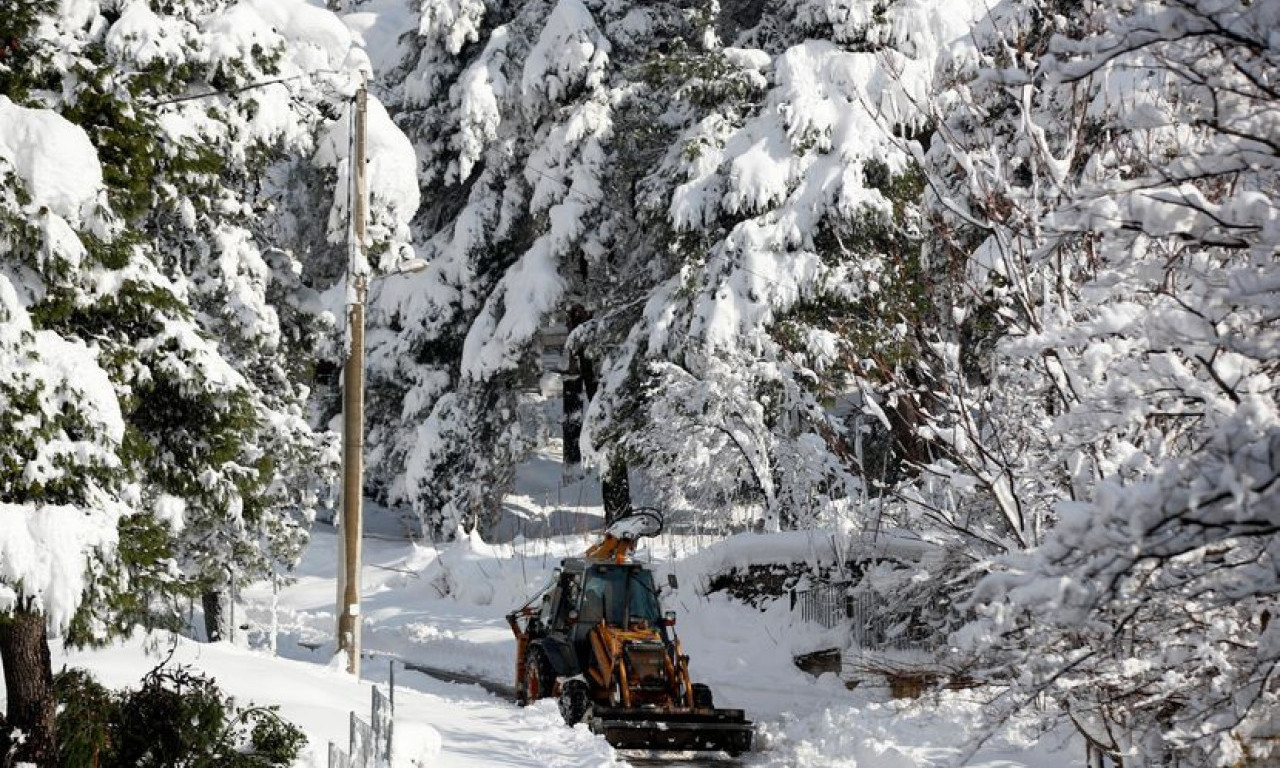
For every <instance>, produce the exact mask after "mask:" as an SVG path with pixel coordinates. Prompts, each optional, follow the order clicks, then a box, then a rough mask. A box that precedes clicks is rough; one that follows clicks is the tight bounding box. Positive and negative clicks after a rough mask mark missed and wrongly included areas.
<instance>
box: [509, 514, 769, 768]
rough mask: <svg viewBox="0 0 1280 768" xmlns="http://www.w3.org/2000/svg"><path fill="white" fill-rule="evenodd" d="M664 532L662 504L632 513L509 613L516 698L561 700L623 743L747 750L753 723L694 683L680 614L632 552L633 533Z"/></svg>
mask: <svg viewBox="0 0 1280 768" xmlns="http://www.w3.org/2000/svg"><path fill="white" fill-rule="evenodd" d="M661 530H662V515H661V514H660V513H658V511H657V510H653V509H639V510H634V511H632V512H631V513H629V514H628V515H626V516H625V517H622V518H620V519H618V520H617V521H615V522H614V523H613V524H612V525H611V526H609V528H608V530H607V531H606V532H605V535H604V539H603V540H602V541H601V542H599V543H598V544H596V545H594V546H592V547H591V548H590V549H588V550H587V552H586V554H585V555H584V556H583V557H572V558H567V559H565V560H563V561H561V563H560V567H559V568H557V569H556V571H555V574H554V575H553V577H552V579H551V580H550V582H549V583H548V584H547V585H546V587H544V588H543V589H542V590H541V591H540V592H539V593H538V594H536V595H534V596H533V598H531V599H530V600H529V602H527V603H525V604H524V605H522V606H521V607H520V608H517V609H516V610H515V611H512V612H511V613H510V614H508V615H507V621H508V623H510V625H511V630H512V631H513V632H514V633H515V636H516V691H517V696H518V698H519V700H520V703H521V704H527V703H529V702H532V701H534V700H537V699H541V698H548V697H555V698H557V699H558V700H559V705H560V713H561V714H562V715H563V716H564V721H565V723H567V724H569V725H574V724H576V723H579V722H584V721H585V722H586V723H588V725H589V726H590V728H591V730H592V731H594V732H596V733H600V734H603V735H604V737H605V738H606V739H607V740H608V741H609V743H610V744H613V745H614V746H615V747H618V748H620V749H669V750H723V751H725V752H728V753H729V754H731V755H737V754H739V753H742V752H746V751H748V750H749V749H751V736H752V728H751V723H750V722H748V721H747V719H746V717H745V715H744V714H743V711H742V710H740V709H716V708H715V705H714V703H713V701H712V695H711V689H710V688H708V687H707V686H706V685H702V684H699V683H694V682H692V681H691V679H690V677H689V657H688V656H686V655H685V654H684V653H683V652H682V650H681V647H680V640H679V639H678V638H677V637H676V634H675V614H674V613H672V612H666V613H663V611H662V607H661V600H660V599H659V592H658V588H657V587H656V586H655V584H654V580H653V573H652V572H651V571H650V570H649V569H648V568H646V567H645V566H644V565H643V564H641V563H637V562H634V561H633V560H632V558H631V553H632V552H633V551H634V550H635V546H636V541H637V540H639V539H640V538H643V537H645V536H654V535H657V534H658V533H659V532H660V531H661ZM668 581H669V583H670V585H671V586H672V587H673V588H674V587H675V586H676V585H675V577H674V576H669V577H668Z"/></svg>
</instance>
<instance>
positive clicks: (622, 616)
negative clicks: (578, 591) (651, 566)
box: [580, 565, 662, 626]
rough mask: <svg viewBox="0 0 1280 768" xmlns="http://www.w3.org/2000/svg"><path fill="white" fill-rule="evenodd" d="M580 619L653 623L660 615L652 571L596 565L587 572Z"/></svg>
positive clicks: (620, 622) (617, 623)
mask: <svg viewBox="0 0 1280 768" xmlns="http://www.w3.org/2000/svg"><path fill="white" fill-rule="evenodd" d="M580 614H581V618H580V620H582V621H586V622H589V623H592V624H594V623H595V622H598V621H600V619H601V618H603V619H605V621H607V622H608V623H609V624H612V625H615V626H626V625H627V624H629V623H632V622H637V621H647V622H650V623H654V624H656V623H657V622H658V621H659V620H660V619H661V618H662V609H661V608H660V607H659V605H658V594H657V592H656V591H655V590H654V588H653V574H651V573H649V572H648V571H646V570H643V569H640V568H618V567H610V566H602V565H597V566H595V567H594V568H592V569H590V570H589V571H588V572H587V578H586V582H585V585H584V586H583V590H582V609H581V611H580Z"/></svg>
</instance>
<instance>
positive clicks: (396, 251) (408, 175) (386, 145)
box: [315, 95, 420, 269]
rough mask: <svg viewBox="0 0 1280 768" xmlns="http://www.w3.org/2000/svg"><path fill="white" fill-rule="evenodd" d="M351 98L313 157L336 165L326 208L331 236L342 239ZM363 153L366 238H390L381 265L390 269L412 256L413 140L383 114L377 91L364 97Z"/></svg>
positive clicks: (415, 185)
mask: <svg viewBox="0 0 1280 768" xmlns="http://www.w3.org/2000/svg"><path fill="white" fill-rule="evenodd" d="M353 109H355V104H354V102H349V103H348V104H347V105H346V108H345V109H344V110H343V111H342V113H341V115H340V116H339V117H338V118H337V119H335V120H333V121H332V122H330V123H329V124H328V126H327V127H326V128H325V130H324V131H323V132H322V133H321V137H320V142H319V147H318V149H317V151H316V156H315V161H316V163H317V164H319V165H320V166H322V167H325V168H336V169H337V171H338V179H337V183H336V184H335V185H334V204H333V208H332V209H331V211H330V213H329V237H330V239H331V240H332V241H333V242H343V241H344V240H345V239H346V236H347V234H346V233H347V225H348V221H349V217H348V215H347V210H348V208H347V205H348V202H347V198H348V196H349V194H350V187H351V184H350V178H351V177H350V175H349V174H350V162H349V159H348V158H349V155H350V126H351V117H350V114H351V111H352V110H353ZM365 136H366V140H365V158H366V161H367V170H366V177H365V178H366V180H367V184H368V190H369V198H370V203H369V205H370V218H369V221H368V228H367V238H368V239H367V242H368V243H376V242H379V241H383V242H390V243H393V244H394V247H393V250H392V254H393V256H392V257H390V258H391V259H392V260H391V261H390V262H388V263H383V264H381V265H379V266H380V267H381V268H382V269H391V268H393V267H394V265H395V262H396V261H401V260H405V259H409V258H412V249H411V248H410V247H409V245H408V242H409V240H410V237H411V236H410V234H409V222H410V220H412V219H413V214H414V213H416V212H417V210H418V203H419V199H420V197H419V196H420V193H419V190H418V172H417V171H418V159H417V155H416V154H415V152H414V149H413V144H412V143H411V142H410V141H409V139H408V137H406V136H405V135H404V133H403V132H402V131H401V130H400V129H399V128H398V127H397V126H396V124H395V123H394V122H393V121H392V120H391V116H390V115H388V114H387V109H386V107H384V106H383V105H382V102H380V101H379V100H378V99H377V98H376V97H374V96H373V95H370V96H369V97H368V109H367V121H366V134H365Z"/></svg>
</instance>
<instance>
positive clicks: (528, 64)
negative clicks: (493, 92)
mask: <svg viewBox="0 0 1280 768" xmlns="http://www.w3.org/2000/svg"><path fill="white" fill-rule="evenodd" d="M609 51H610V46H609V41H608V40H606V39H605V38H604V36H603V35H602V34H601V33H600V30H599V29H598V28H597V27H596V23H595V19H594V18H592V16H591V11H589V10H587V7H586V6H585V5H583V4H582V0H558V1H557V3H556V6H555V8H554V9H553V10H552V11H551V16H550V17H549V18H548V19H547V22H546V25H545V26H544V27H543V28H542V32H541V34H540V35H539V36H538V42H537V43H536V44H534V46H533V49H532V50H531V51H529V55H528V57H527V58H526V59H525V65H524V70H523V72H522V74H521V90H522V93H523V94H524V101H525V107H526V109H529V110H533V109H536V108H538V107H540V106H541V105H542V104H545V103H548V102H551V103H554V102H557V101H559V100H560V99H561V98H562V97H563V96H564V95H565V94H566V93H567V92H568V91H569V90H570V89H572V88H574V87H577V86H579V85H583V86H585V87H587V88H594V87H597V86H599V85H600V84H601V83H602V82H603V78H604V72H605V68H606V67H607V66H608V64H609Z"/></svg>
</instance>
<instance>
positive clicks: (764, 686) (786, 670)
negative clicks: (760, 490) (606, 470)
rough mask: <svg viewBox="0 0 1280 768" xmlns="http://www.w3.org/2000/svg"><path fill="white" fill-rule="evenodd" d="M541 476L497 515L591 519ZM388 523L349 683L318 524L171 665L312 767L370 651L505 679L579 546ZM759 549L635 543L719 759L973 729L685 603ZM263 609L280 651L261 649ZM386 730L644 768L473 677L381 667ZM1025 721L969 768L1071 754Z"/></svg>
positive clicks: (918, 754)
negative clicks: (277, 732)
mask: <svg viewBox="0 0 1280 768" xmlns="http://www.w3.org/2000/svg"><path fill="white" fill-rule="evenodd" d="M557 468H558V464H557V463H556V462H555V461H554V457H542V458H540V459H538V460H536V461H534V462H532V463H531V464H530V465H529V466H528V467H526V470H525V471H524V472H522V474H521V481H520V486H519V487H518V489H517V491H518V493H517V494H515V495H514V496H513V497H512V500H511V501H512V503H511V506H510V511H511V513H512V514H513V516H515V517H518V518H519V519H520V520H522V521H523V523H524V525H526V526H531V527H536V528H538V529H539V530H540V531H543V532H545V531H546V530H547V528H550V527H553V526H551V525H550V523H549V520H551V519H555V520H556V521H557V522H559V523H567V524H569V525H570V526H571V527H570V530H574V528H573V527H572V526H579V525H581V524H583V522H584V521H585V520H586V519H587V518H588V517H589V516H591V515H598V514H599V509H598V507H592V506H590V505H591V504H592V503H595V504H598V491H595V492H594V493H593V491H592V489H591V488H589V487H588V488H583V489H577V488H575V489H573V491H572V493H570V494H563V493H562V494H560V500H561V501H562V502H566V501H571V502H572V504H563V503H562V504H556V503H554V500H553V499H548V497H549V496H550V494H549V492H548V489H547V488H546V487H544V486H545V485H546V483H547V482H548V478H549V477H550V476H551V470H553V469H557ZM540 484H541V485H540ZM548 501H551V503H547V502H548ZM583 504H585V506H584V505H583ZM404 530H405V528H404V526H403V525H401V523H400V522H399V520H398V519H397V518H396V516H395V515H393V514H392V513H390V512H388V511H387V510H381V509H378V508H376V507H374V508H371V509H370V514H369V530H368V532H367V537H366V539H365V551H364V562H365V569H364V574H363V580H364V594H365V604H364V609H363V610H364V615H365V630H364V644H365V648H366V650H367V651H368V652H370V653H371V654H373V657H372V658H370V659H367V660H366V661H365V668H364V678H365V681H364V682H361V683H357V682H355V681H354V680H353V679H351V678H350V677H349V676H347V675H345V674H343V673H341V672H339V671H336V669H334V668H333V666H332V665H331V664H330V662H331V660H332V658H333V654H334V646H333V641H332V632H333V623H334V618H333V617H334V602H335V586H334V573H335V563H336V552H337V539H336V537H335V534H334V531H333V529H331V528H329V527H328V526H324V525H318V526H317V528H316V530H315V531H314V533H313V537H312V543H311V546H310V547H309V549H308V550H307V553H306V556H305V558H304V560H303V562H302V564H301V566H300V568H299V569H298V573H297V580H296V582H295V583H293V584H291V585H289V586H287V587H284V588H282V589H281V590H280V592H279V595H278V596H276V598H275V600H274V601H273V595H272V589H271V587H270V585H269V584H256V585H253V586H251V587H250V588H248V589H246V590H245V591H244V594H243V596H242V602H241V605H240V606H239V607H238V609H237V610H238V613H237V623H241V624H246V625H247V626H248V627H249V631H248V632H247V633H246V632H241V633H240V634H239V636H238V640H237V644H236V645H233V644H230V643H222V644H218V645H212V646H210V645H205V644H200V643H196V642H193V641H190V640H187V639H179V640H177V641H176V642H177V648H176V650H175V652H174V662H175V663H188V664H192V665H194V666H197V667H200V668H201V669H204V670H206V671H208V672H209V673H210V674H212V675H214V676H215V677H217V679H218V681H219V684H220V685H222V686H223V688H224V689H225V690H227V691H228V692H230V693H232V694H233V695H235V696H237V697H239V698H241V699H251V700H253V701H255V702H258V703H269V704H279V705H280V706H281V710H282V713H283V714H284V715H285V716H286V717H289V718H290V719H292V720H293V721H295V722H297V723H298V724H299V725H300V726H301V727H302V728H303V729H304V730H305V731H306V732H307V733H308V734H309V736H310V738H311V742H312V744H311V753H310V755H309V757H308V761H309V762H304V765H317V766H323V765H325V764H326V763H325V759H324V756H325V753H324V747H325V746H326V744H327V742H328V741H329V740H334V741H337V742H339V743H343V742H345V735H346V733H347V730H346V729H347V712H348V711H349V710H353V709H354V710H356V711H365V710H367V707H368V701H369V692H368V690H367V686H368V684H369V683H368V681H377V682H385V681H386V679H387V675H388V670H387V665H388V659H387V657H394V658H399V659H403V660H409V661H413V662H417V663H420V664H424V665H429V666H433V667H437V668H443V669H448V670H454V671H458V672H464V673H469V674H471V675H475V676H479V677H484V678H487V679H491V680H494V681H498V682H507V683H509V682H510V680H511V678H512V676H513V666H514V651H515V643H514V639H513V638H512V636H511V633H510V631H509V629H508V628H507V625H506V622H505V620H504V618H503V616H504V614H506V613H507V612H508V611H510V610H511V609H512V608H514V607H516V606H517V605H519V604H520V603H522V602H523V601H524V600H525V599H526V598H527V597H528V596H530V595H532V594H533V593H534V592H535V591H536V590H537V588H538V587H539V586H540V585H541V584H542V583H543V581H544V580H545V579H546V577H547V575H548V574H549V573H550V571H551V569H552V568H554V567H555V566H556V565H557V563H558V562H559V559H560V558H561V557H564V556H566V555H571V554H576V553H580V552H581V551H582V550H583V549H584V548H585V547H586V546H587V545H588V543H589V542H590V541H592V540H593V539H592V537H591V536H589V535H582V534H574V533H569V534H563V535H556V536H551V537H546V538H526V537H523V536H517V537H515V538H513V539H511V540H510V541H509V542H507V543H503V544H496V545H490V544H486V543H485V542H483V541H480V540H479V539H478V538H474V537H473V538H471V539H466V540H462V541H459V542H455V543H452V544H447V545H441V546H439V547H437V546H435V545H433V544H432V543H430V542H420V541H419V542H414V541H408V540H405V539H404V538H403V533H402V532H403V531H404ZM793 538H794V537H793ZM790 546H791V547H793V548H794V547H796V546H797V543H796V542H795V541H794V540H793V541H792V542H790ZM760 547H761V538H760V537H758V536H753V535H739V536H738V537H735V538H734V539H732V540H730V541H726V542H723V543H718V544H714V545H713V544H712V543H711V542H710V541H709V540H706V539H702V540H699V539H694V538H692V537H678V536H663V537H660V538H658V539H653V540H649V541H647V542H645V544H644V545H642V546H641V548H640V549H639V551H638V557H639V558H641V559H643V560H646V561H650V562H653V563H654V566H655V568H657V569H658V570H659V571H660V572H661V571H665V570H668V569H670V570H674V571H675V572H676V573H677V574H678V575H679V577H680V589H679V590H677V591H675V592H674V593H672V594H671V595H670V596H668V597H667V598H666V602H667V607H668V608H670V609H673V610H675V611H677V612H678V614H679V624H678V626H677V629H678V631H679V632H680V634H681V637H682V638H683V640H684V643H685V646H686V648H687V650H688V652H689V653H690V654H691V656H692V661H691V669H692V671H693V673H694V677H695V679H699V680H702V681H705V682H707V683H709V684H710V685H711V687H712V689H713V690H714V691H715V694H716V700H717V703H718V704H719V705H721V706H732V707H742V708H744V709H746V710H747V711H748V713H749V716H750V717H751V718H752V719H753V720H754V721H755V722H756V723H757V727H758V734H757V744H758V747H759V749H758V750H757V751H755V752H753V753H752V754H750V755H747V756H744V757H743V758H741V759H740V760H737V761H728V760H724V761H723V762H724V764H726V765H735V764H741V765H750V766H848V767H850V768H852V767H854V766H857V767H859V768H867V767H868V766H871V767H874V768H913V767H915V766H941V765H947V764H949V763H951V762H952V761H954V760H955V758H956V757H957V756H958V755H959V753H960V748H961V747H962V745H963V744H964V743H965V742H966V740H967V739H968V738H969V737H970V736H972V735H973V734H974V733H975V730H974V729H975V722H976V718H977V715H978V714H979V708H980V705H979V704H978V703H977V697H976V696H974V695H973V694H971V693H965V692H951V693H946V694H943V695H941V696H940V697H931V698H926V699H922V700H920V701H915V702H911V701H894V700H891V699H890V698H889V697H888V695H887V692H886V691H885V690H882V689H875V688H865V687H860V688H858V689H855V690H853V691H849V690H847V689H846V688H845V687H844V685H843V684H842V683H841V681H839V680H838V679H836V677H835V676H834V675H830V674H828V675H826V676H824V677H822V678H819V679H814V678H812V677H810V676H809V675H807V674H805V673H803V672H801V671H800V670H798V669H796V668H795V666H794V665H793V664H792V662H791V658H792V655H793V654H794V653H797V652H803V651H807V650H814V649H816V648H819V647H823V646H828V645H830V644H831V642H830V641H832V640H833V639H835V638H832V637H830V636H825V637H824V636H823V633H824V632H828V631H827V630H823V629H821V628H820V627H815V626H812V625H805V624H802V623H799V622H797V621H796V620H793V617H792V616H791V615H790V613H789V611H788V608H787V606H786V605H785V604H782V603H781V602H780V603H778V604H775V605H774V606H773V607H771V608H769V609H767V610H765V611H763V612H762V611H759V610H756V609H754V608H751V607H749V606H744V605H742V604H740V603H737V602H735V601H732V600H730V599H728V598H727V597H725V596H724V595H722V594H713V595H709V596H708V595H705V594H703V585H704V584H705V583H706V578H707V576H708V575H709V572H710V571H711V570H713V569H714V568H716V567H718V564H721V563H723V562H725V561H726V559H732V558H734V557H735V556H737V557H741V556H744V555H743V553H750V552H752V551H753V550H754V551H758V550H759V549H760ZM697 552H701V553H702V554H696V553H697ZM273 602H274V603H275V604H276V606H277V607H276V626H277V627H278V636H277V647H278V651H279V656H280V658H274V657H272V656H271V655H270V654H269V652H268V651H267V650H265V649H266V648H267V646H268V642H269V640H268V633H269V632H270V628H271V626H272V623H273V622H272V605H273ZM173 642H174V641H173V640H170V639H162V640H159V641H153V642H152V643H151V645H152V646H159V648H156V649H154V650H153V651H152V654H151V655H147V654H146V653H144V650H145V648H146V647H147V645H148V644H147V643H145V642H144V641H143V640H141V639H138V640H134V641H132V642H128V643H124V644H120V645H117V646H115V647H112V648H110V649H107V650H101V651H85V652H75V653H68V654H63V655H61V656H60V657H59V658H58V659H57V660H56V661H55V665H61V664H63V663H67V664H72V665H79V666H85V667H89V668H91V669H92V670H94V672H95V673H96V674H98V675H99V676H100V677H101V678H102V679H103V681H104V682H106V683H108V684H110V685H114V686H123V685H128V684H131V683H136V681H137V680H138V679H139V678H140V677H141V676H142V674H143V673H145V672H146V670H147V669H149V668H150V667H151V666H154V665H155V664H156V654H157V653H167V652H168V648H169V646H170V645H171V644H172V643H173ZM246 646H248V647H246ZM397 721H398V725H397V728H398V729H400V730H398V732H403V733H406V734H407V733H409V732H411V731H413V730H415V729H416V731H417V732H418V735H419V737H420V740H421V741H423V742H424V743H425V744H426V745H427V751H428V753H430V754H433V755H434V756H433V762H432V763H431V764H432V765H440V766H471V765H476V766H481V765H483V766H530V765H560V766H606V765H623V764H626V763H627V761H628V760H641V761H647V762H646V764H654V762H653V758H652V757H651V756H646V755H639V756H637V755H635V754H634V753H625V754H624V753H615V751H614V750H613V749H612V748H611V747H609V746H608V745H607V744H606V743H605V742H604V741H603V739H601V738H599V737H596V736H594V735H592V734H590V733H589V732H588V731H587V730H586V729H585V727H583V726H579V727H578V728H577V729H569V728H566V727H564V726H563V725H562V724H561V722H560V719H559V714H558V712H557V711H556V708H555V706H554V704H552V703H551V702H549V701H544V702H541V703H539V704H538V705H537V706H534V707H530V708H520V707H517V706H516V705H514V704H513V703H510V702H508V701H506V700H504V699H503V698H501V697H499V696H496V695H494V694H492V693H489V692H487V691H485V690H483V689H481V688H480V687H479V686H476V685H462V684H456V683H446V682H442V681H439V680H435V679H433V678H430V677H427V676H426V675H423V674H420V673H417V672H413V671H402V670H401V669H399V668H398V669H397ZM427 726H429V728H427ZM1029 726H1030V724H1029V723H1017V724H1014V725H1013V726H1012V727H1011V728H1009V729H1007V730H1006V731H1005V732H1003V733H1001V734H999V735H997V736H996V737H995V738H993V739H992V740H991V741H990V742H989V743H988V744H987V745H986V746H985V747H984V749H983V750H982V751H980V752H979V753H978V755H977V756H976V757H975V758H974V759H973V760H972V761H971V763H970V764H972V765H980V766H988V767H990V768H996V767H997V766H998V767H999V768H1015V767H1016V766H1027V767H1028V768H1033V767H1034V768H1042V767H1043V768H1049V767H1050V766H1052V767H1054V768H1057V767H1058V766H1063V765H1070V764H1073V763H1076V762H1079V760H1078V759H1073V758H1077V757H1078V756H1080V755H1082V754H1083V748H1082V747H1080V746H1079V745H1078V744H1075V743H1073V742H1072V741H1071V740H1069V739H1066V738H1056V737H1052V736H1051V737H1050V738H1047V739H1040V740H1038V741H1036V740H1034V739H1033V738H1031V737H1030V736H1028V735H1025V734H1030V733H1033V732H1034V729H1032V728H1030V727H1029ZM423 734H425V735H423ZM437 736H438V739H437V738H436V737H437ZM437 750H438V752H437ZM712 762H718V760H713V761H712Z"/></svg>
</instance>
